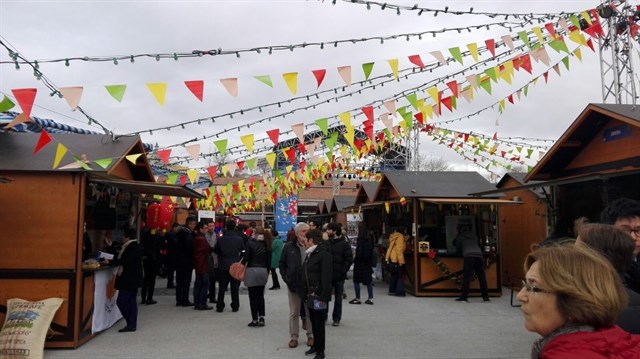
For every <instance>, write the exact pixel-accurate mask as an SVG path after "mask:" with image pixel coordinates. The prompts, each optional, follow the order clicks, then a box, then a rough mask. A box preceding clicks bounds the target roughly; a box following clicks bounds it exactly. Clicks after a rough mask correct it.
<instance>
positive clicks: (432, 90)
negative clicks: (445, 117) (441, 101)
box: [427, 86, 439, 104]
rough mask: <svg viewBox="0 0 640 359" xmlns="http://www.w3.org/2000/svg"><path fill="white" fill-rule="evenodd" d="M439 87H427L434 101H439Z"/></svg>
mask: <svg viewBox="0 0 640 359" xmlns="http://www.w3.org/2000/svg"><path fill="white" fill-rule="evenodd" d="M438 92H439V91H438V88H437V87H436V86H433V87H430V88H428V89H427V93H428V94H429V96H431V98H432V99H433V102H435V103H436V104H437V103H438Z"/></svg>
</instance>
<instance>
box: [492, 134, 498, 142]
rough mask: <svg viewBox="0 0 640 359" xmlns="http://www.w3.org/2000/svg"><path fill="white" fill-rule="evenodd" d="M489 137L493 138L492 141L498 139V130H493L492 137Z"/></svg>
mask: <svg viewBox="0 0 640 359" xmlns="http://www.w3.org/2000/svg"><path fill="white" fill-rule="evenodd" d="M491 139H492V140H494V141H497V140H498V132H494V133H493V137H492V138H491Z"/></svg>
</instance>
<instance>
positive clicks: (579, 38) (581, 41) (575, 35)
mask: <svg viewBox="0 0 640 359" xmlns="http://www.w3.org/2000/svg"><path fill="white" fill-rule="evenodd" d="M569 39H570V40H571V41H573V42H575V43H577V44H578V45H581V46H586V45H587V40H586V39H585V38H584V35H583V34H582V33H580V30H574V31H571V33H570V34H569Z"/></svg>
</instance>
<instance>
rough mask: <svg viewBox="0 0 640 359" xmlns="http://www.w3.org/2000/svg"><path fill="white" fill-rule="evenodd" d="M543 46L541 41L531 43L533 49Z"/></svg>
mask: <svg viewBox="0 0 640 359" xmlns="http://www.w3.org/2000/svg"><path fill="white" fill-rule="evenodd" d="M541 47H542V44H541V43H539V42H534V43H533V44H532V45H531V50H537V49H539V48H541Z"/></svg>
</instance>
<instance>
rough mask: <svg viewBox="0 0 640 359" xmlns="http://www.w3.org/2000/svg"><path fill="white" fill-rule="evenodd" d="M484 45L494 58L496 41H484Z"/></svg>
mask: <svg viewBox="0 0 640 359" xmlns="http://www.w3.org/2000/svg"><path fill="white" fill-rule="evenodd" d="M484 44H485V45H486V46H487V50H489V52H490V53H491V56H493V57H496V41H495V40H494V39H487V40H484Z"/></svg>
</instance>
